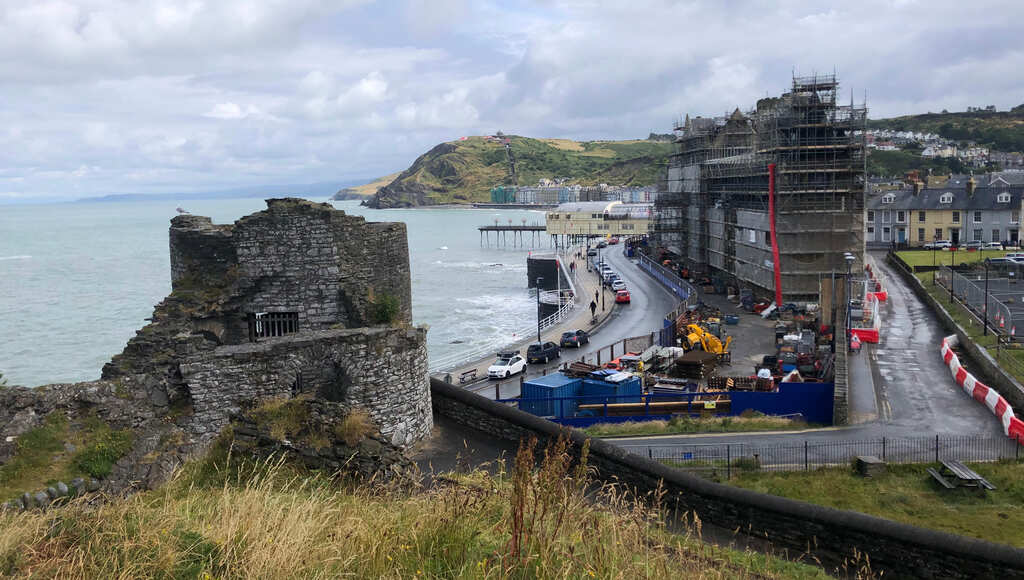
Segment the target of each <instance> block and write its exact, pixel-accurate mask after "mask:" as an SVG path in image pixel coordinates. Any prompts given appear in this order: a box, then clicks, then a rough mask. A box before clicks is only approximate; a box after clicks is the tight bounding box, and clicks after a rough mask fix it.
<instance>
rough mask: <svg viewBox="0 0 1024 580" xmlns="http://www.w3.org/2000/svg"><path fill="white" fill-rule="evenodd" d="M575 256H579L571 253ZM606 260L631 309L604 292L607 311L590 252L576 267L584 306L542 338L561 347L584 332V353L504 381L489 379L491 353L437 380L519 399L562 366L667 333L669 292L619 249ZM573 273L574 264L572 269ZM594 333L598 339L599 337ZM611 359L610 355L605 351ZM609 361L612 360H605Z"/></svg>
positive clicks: (572, 352)
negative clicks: (564, 338)
mask: <svg viewBox="0 0 1024 580" xmlns="http://www.w3.org/2000/svg"><path fill="white" fill-rule="evenodd" d="M570 255H573V256H574V255H575V254H574V253H570ZM603 257H604V259H605V260H606V261H607V262H608V263H610V264H611V266H612V268H613V269H614V270H615V271H616V272H618V273H619V274H620V275H621V276H622V277H623V279H624V280H625V281H626V283H627V285H628V288H629V290H630V293H631V294H632V298H633V301H632V303H631V304H625V305H616V304H615V295H614V293H613V292H611V291H610V290H605V291H604V309H603V310H602V308H601V292H602V290H601V286H600V279H599V278H598V276H597V274H596V273H594V272H587V266H586V255H585V250H584V256H583V258H574V261H576V276H575V278H574V284H576V286H577V292H578V294H579V297H580V303H579V305H578V306H577V307H576V308H575V309H574V311H573V312H572V313H571V314H570V315H569V317H568V318H567V319H565V320H563V321H562V322H560V323H558V324H556V325H554V326H552V327H550V328H548V329H546V330H544V331H542V332H541V338H542V341H545V342H546V341H549V340H550V341H552V342H558V340H559V339H560V338H561V335H562V333H563V332H565V331H568V330H576V329H578V328H581V329H583V330H586V331H587V332H589V333H591V335H592V336H591V341H590V344H588V345H586V346H584V347H581V348H579V349H568V348H567V349H563V350H562V355H561V358H559V359H556V360H554V361H552V362H550V363H548V364H546V365H539V364H532V365H529V366H528V367H527V371H526V372H525V373H523V374H522V375H516V376H513V377H510V378H508V379H503V380H490V381H489V380H488V379H487V376H486V372H487V367H488V366H490V364H491V363H492V362H493V361H494V354H495V352H496V351H497V350H498V349H496V351H495V352H489V353H487V355H486V356H481V357H480V358H479V359H475V360H473V361H471V362H468V363H466V364H463V365H459V366H458V368H456V369H453V370H451V371H450V372H437V373H433V375H432V376H434V377H437V378H440V379H442V380H443V379H444V378H445V377H446V375H448V374H450V375H451V381H452V383H454V384H455V385H457V386H462V387H464V388H467V389H469V390H472V391H475V392H477V393H479V394H481V395H483V396H485V397H488V398H491V399H494V398H511V397H516V396H518V395H519V385H520V381H521V380H522V379H524V378H525V379H527V380H528V379H530V378H533V377H536V376H540V375H542V374H550V373H552V372H555V371H556V370H557V369H558V368H559V367H560V366H561V365H562V364H564V363H568V362H571V361H574V360H580V358H585V359H586V360H587V361H588V362H594V361H595V360H596V358H595V355H596V352H597V351H598V349H600V348H602V347H606V346H607V345H609V344H612V343H617V342H619V341H620V340H622V339H623V338H627V337H632V336H637V335H643V334H647V333H650V332H651V331H653V330H656V329H658V328H660V327H661V321H662V317H663V316H664V313H665V312H668V311H670V310H671V309H672V308H673V307H674V306H675V304H676V302H677V300H676V298H675V297H674V296H673V295H672V294H671V293H670V292H668V291H667V290H665V289H664V288H663V287H662V286H661V285H660V284H659V283H658V282H657V281H655V280H654V279H653V278H651V277H650V276H648V275H647V274H646V273H645V272H643V271H642V270H640V269H639V268H638V267H637V266H636V264H635V262H634V261H632V260H630V259H629V258H627V257H626V256H624V255H623V253H622V251H621V249H619V248H618V247H615V246H613V247H610V248H608V249H606V250H604V255H603ZM566 266H567V267H568V263H567V265H566ZM595 292H596V293H597V296H598V299H597V313H596V314H597V316H596V317H591V314H590V301H591V300H594V296H595ZM594 333H597V335H596V336H594ZM536 340H537V335H536V332H535V331H534V332H533V333H530V334H528V335H525V336H523V337H522V340H520V341H518V342H516V343H515V344H512V345H509V346H507V347H505V348H504V349H500V350H519V351H520V352H522V353H524V354H525V352H526V347H527V346H528V345H529V344H530V343H532V342H536ZM604 352H605V353H607V352H608V349H607V348H605V349H604ZM605 360H607V357H606V358H605ZM474 369H475V370H476V371H477V379H476V380H473V381H466V382H465V383H464V384H461V385H460V384H459V376H460V375H461V374H462V373H464V372H466V371H471V370H474Z"/></svg>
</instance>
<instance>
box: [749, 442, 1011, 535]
mask: <svg viewBox="0 0 1024 580" xmlns="http://www.w3.org/2000/svg"><path fill="white" fill-rule="evenodd" d="M926 467H928V465H925V464H916V465H890V466H889V473H887V474H885V475H883V476H881V477H877V478H864V477H860V476H858V475H855V474H854V473H853V471H852V470H851V469H850V468H823V469H818V470H816V471H799V472H746V473H740V475H737V476H734V477H733V478H732V480H731V481H730V482H729V483H731V484H732V485H736V486H739V487H743V488H746V489H751V490H754V491H760V492H764V493H770V494H772V495H778V496H783V497H788V498H792V499H798V500H803V501H807V502H810V503H816V504H820V505H824V506H829V507H834V508H839V509H845V510H854V511H859V512H863V513H866V514H871V515H875V516H879V517H883V518H887V519H890V520H895V521H898V522H904V523H908V524H913V525H916V526H922V527H926V528H932V529H936V530H943V531H946V532H952V533H955V534H962V535H965V536H970V537H974V538H981V539H983V540H989V541H992V542H999V543H1002V544H1010V545H1013V546H1017V547H1024V463H1018V462H999V463H977V464H971V466H970V467H971V468H972V469H974V470H975V471H977V472H978V473H980V474H981V475H982V476H984V477H985V478H986V479H988V481H989V482H991V483H992V484H993V485H995V486H996V489H995V490H994V491H989V492H987V493H986V494H985V495H980V494H978V493H976V492H971V491H966V490H947V489H944V488H942V487H940V486H939V485H938V484H937V483H936V482H935V481H934V480H933V479H932V478H931V476H929V475H928V473H927V472H926V471H925V468H926Z"/></svg>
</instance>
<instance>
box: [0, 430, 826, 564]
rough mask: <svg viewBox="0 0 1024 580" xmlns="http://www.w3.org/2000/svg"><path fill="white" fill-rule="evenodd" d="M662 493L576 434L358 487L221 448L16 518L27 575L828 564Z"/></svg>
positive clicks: (4, 547)
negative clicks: (776, 546)
mask: <svg viewBox="0 0 1024 580" xmlns="http://www.w3.org/2000/svg"><path fill="white" fill-rule="evenodd" d="M658 499H659V498H658V497H651V498H635V497H632V496H630V495H628V494H626V493H623V492H622V490H621V489H620V488H617V487H615V486H607V485H606V486H596V485H595V484H594V482H593V481H592V480H591V477H590V469H589V467H588V466H587V462H586V457H585V453H584V458H583V460H582V461H577V460H574V459H573V457H572V454H571V453H570V452H569V445H568V442H567V441H565V440H564V439H563V440H561V441H559V442H556V443H553V444H552V445H550V446H548V447H547V448H546V449H544V450H542V451H541V452H540V453H539V454H538V453H537V451H536V443H535V442H526V443H524V444H523V445H522V446H521V448H520V450H519V453H518V454H517V456H516V460H515V462H514V464H513V465H512V466H511V468H510V470H508V471H506V470H505V468H504V466H501V465H498V466H497V468H496V469H495V470H494V472H493V473H488V472H485V471H474V472H471V473H466V474H447V475H444V476H438V477H435V478H434V479H433V482H432V485H431V486H430V487H429V488H428V489H425V488H422V487H420V486H419V485H415V484H412V485H410V484H408V483H406V484H403V485H402V486H397V485H391V486H385V485H373V484H371V485H357V484H354V483H346V482H340V483H339V482H338V481H337V480H334V479H332V478H329V477H325V476H322V475H318V474H310V473H305V472H302V471H300V470H298V468H294V467H291V466H289V465H286V464H283V463H282V462H280V461H264V462H260V463H254V462H252V461H246V460H240V459H238V458H235V457H232V456H231V453H230V451H227V450H220V451H217V452H215V453H212V454H211V457H209V458H207V459H206V460H204V461H200V462H196V463H193V464H190V465H188V466H186V468H184V469H183V470H182V471H181V472H180V473H179V475H178V476H177V478H176V479H175V480H174V481H172V482H170V483H169V484H167V485H165V486H164V487H163V488H161V489H159V490H156V491H152V492H148V493H142V494H138V495H136V496H133V497H131V498H127V499H120V500H117V499H115V500H111V501H109V502H105V503H101V504H99V505H96V506H91V505H89V504H88V503H86V502H85V500H78V501H77V502H74V503H73V504H72V505H70V506H68V507H66V508H64V509H59V510H53V511H50V512H46V513H40V512H34V513H25V514H3V515H0V575H12V576H16V577H27V578H153V577H161V578H267V579H276V578H327V577H339V576H340V577H355V578H398V577H402V578H408V577H433V578H581V577H582V578H668V577H677V578H679V577H684V578H745V577H757V578H765V577H768V578H771V577H784V578H793V577H818V576H819V575H821V574H820V571H819V570H817V569H815V568H811V567H807V566H802V565H798V564H792V563H788V562H783V561H780V560H775V559H773V558H767V557H764V556H760V555H756V554H749V553H740V552H734V551H730V550H724V549H719V548H714V547H710V546H707V545H705V544H701V543H700V542H699V541H698V540H697V539H696V538H695V537H693V536H687V535H682V536H680V535H675V534H671V533H669V532H667V531H666V529H665V525H664V522H663V521H662V519H661V517H660V515H659V513H660V512H659V510H658V509H657V507H658V506H657V501H658Z"/></svg>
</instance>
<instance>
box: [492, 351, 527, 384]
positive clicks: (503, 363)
mask: <svg viewBox="0 0 1024 580" xmlns="http://www.w3.org/2000/svg"><path fill="white" fill-rule="evenodd" d="M525 370H526V359H525V358H523V357H522V356H521V355H520V354H519V353H518V352H502V353H498V360H496V361H494V364H492V365H491V366H489V367H487V378H489V379H503V378H505V377H511V376H512V375H514V374H516V373H521V372H523V371H525Z"/></svg>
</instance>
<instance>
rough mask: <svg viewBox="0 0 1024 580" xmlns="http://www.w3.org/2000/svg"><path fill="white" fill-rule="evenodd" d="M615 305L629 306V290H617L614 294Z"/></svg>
mask: <svg viewBox="0 0 1024 580" xmlns="http://www.w3.org/2000/svg"><path fill="white" fill-rule="evenodd" d="M615 303H616V304H629V290H619V291H618V292H616V293H615Z"/></svg>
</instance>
